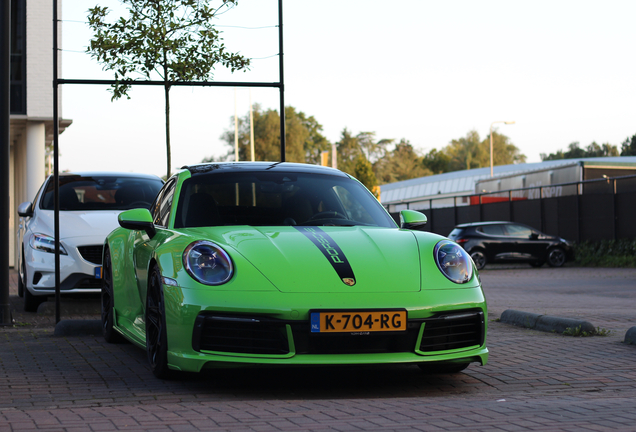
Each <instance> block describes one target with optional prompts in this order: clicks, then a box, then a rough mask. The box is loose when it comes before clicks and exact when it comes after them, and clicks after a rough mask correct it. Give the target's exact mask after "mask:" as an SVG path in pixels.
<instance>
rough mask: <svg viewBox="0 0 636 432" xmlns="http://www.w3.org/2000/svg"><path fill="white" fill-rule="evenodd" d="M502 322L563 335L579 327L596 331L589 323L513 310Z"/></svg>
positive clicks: (503, 317) (590, 331)
mask: <svg viewBox="0 0 636 432" xmlns="http://www.w3.org/2000/svg"><path fill="white" fill-rule="evenodd" d="M500 321H501V322H503V323H506V324H512V325H515V326H518V327H525V328H529V329H533V330H539V331H544V332H551V333H563V332H564V331H566V330H567V329H577V328H579V327H580V328H581V332H588V333H594V332H595V331H596V328H595V327H594V325H592V323H590V322H589V321H584V320H580V319H573V318H562V317H557V316H550V315H539V314H534V313H530V312H522V311H517V310H513V309H506V310H505V311H503V313H502V314H501V318H500ZM634 328H636V327H634ZM634 340H635V343H636V331H635V332H634Z"/></svg>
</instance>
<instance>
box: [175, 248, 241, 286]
mask: <svg viewBox="0 0 636 432" xmlns="http://www.w3.org/2000/svg"><path fill="white" fill-rule="evenodd" d="M183 265H184V266H185V268H186V271H187V272H188V274H189V275H190V276H192V277H193V278H194V280H196V281H197V282H200V283H202V284H205V285H221V284H224V283H226V282H227V281H229V280H230V279H231V278H232V274H233V273H234V266H233V265H232V260H231V259H230V256H229V255H228V254H227V252H225V251H224V250H223V249H221V247H220V246H218V245H216V244H214V243H212V242H210V241H205V240H200V241H195V242H194V243H191V244H190V245H188V247H187V248H186V249H185V251H184V252H183Z"/></svg>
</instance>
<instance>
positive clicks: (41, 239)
mask: <svg viewBox="0 0 636 432" xmlns="http://www.w3.org/2000/svg"><path fill="white" fill-rule="evenodd" d="M29 245H31V247H32V248H33V249H36V250H40V251H43V252H50V253H55V239H54V238H53V237H51V236H47V235H44V234H33V235H32V236H31V238H30V239H29ZM60 254H61V255H68V253H66V249H64V246H62V243H60Z"/></svg>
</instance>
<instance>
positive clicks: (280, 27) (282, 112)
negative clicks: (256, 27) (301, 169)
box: [278, 0, 285, 162]
mask: <svg viewBox="0 0 636 432" xmlns="http://www.w3.org/2000/svg"><path fill="white" fill-rule="evenodd" d="M278 68H279V72H280V87H279V90H280V161H281V162H285V81H284V78H283V77H284V74H283V0H278Z"/></svg>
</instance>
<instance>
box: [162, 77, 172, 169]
mask: <svg viewBox="0 0 636 432" xmlns="http://www.w3.org/2000/svg"><path fill="white" fill-rule="evenodd" d="M163 88H164V92H165V96H166V159H167V165H166V180H168V179H169V178H170V165H171V160H170V86H169V85H168V84H166V85H164V87H163Z"/></svg>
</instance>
